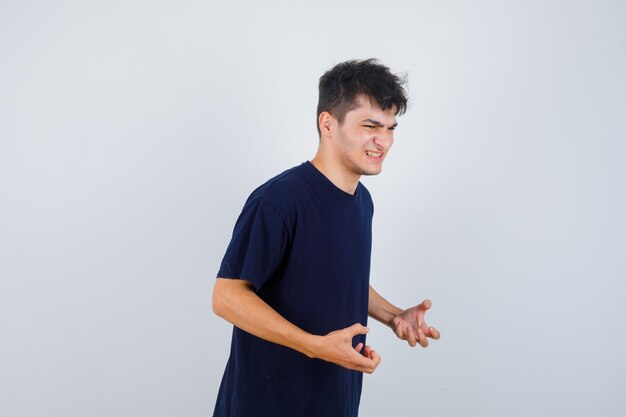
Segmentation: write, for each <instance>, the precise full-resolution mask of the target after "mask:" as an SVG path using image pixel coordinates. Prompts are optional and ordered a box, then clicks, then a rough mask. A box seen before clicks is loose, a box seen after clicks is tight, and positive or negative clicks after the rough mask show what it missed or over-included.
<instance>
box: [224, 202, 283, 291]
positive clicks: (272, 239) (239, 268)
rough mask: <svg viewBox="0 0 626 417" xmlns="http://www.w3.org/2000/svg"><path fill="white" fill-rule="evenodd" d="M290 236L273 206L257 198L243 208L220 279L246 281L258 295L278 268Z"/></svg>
mask: <svg viewBox="0 0 626 417" xmlns="http://www.w3.org/2000/svg"><path fill="white" fill-rule="evenodd" d="M288 239H289V234H288V231H287V228H286V226H285V222H284V220H283V218H282V216H281V215H280V213H279V212H278V211H277V210H276V209H275V208H274V206H273V205H272V204H271V203H270V202H268V201H265V200H264V199H263V198H255V199H253V200H251V201H248V202H247V203H246V205H245V206H244V208H243V210H242V212H241V214H240V215H239V218H238V219H237V223H236V224H235V230H234V231H233V236H232V239H231V241H230V243H229V245H228V248H227V249H226V254H225V255H224V259H223V260H222V264H221V266H220V270H219V272H218V273H217V276H218V277H220V278H236V279H244V280H246V281H249V282H251V283H252V284H254V286H255V287H256V289H257V291H258V290H259V289H260V288H261V287H262V286H263V284H264V283H265V282H267V280H269V279H270V278H271V277H272V276H273V275H274V273H275V272H276V270H277V269H278V268H279V266H280V264H281V262H282V260H283V255H284V253H285V250H286V248H287V242H288Z"/></svg>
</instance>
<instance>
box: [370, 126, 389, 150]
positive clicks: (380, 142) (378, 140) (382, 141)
mask: <svg viewBox="0 0 626 417" xmlns="http://www.w3.org/2000/svg"><path fill="white" fill-rule="evenodd" d="M374 144H375V145H376V147H377V148H378V149H379V150H381V151H386V150H388V149H389V148H391V145H393V130H391V129H388V130H385V131H383V132H380V133H379V134H378V135H376V137H375V138H374Z"/></svg>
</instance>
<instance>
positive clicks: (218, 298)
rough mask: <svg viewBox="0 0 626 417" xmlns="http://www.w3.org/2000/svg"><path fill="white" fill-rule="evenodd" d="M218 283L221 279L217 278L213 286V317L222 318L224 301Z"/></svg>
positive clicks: (221, 286)
mask: <svg viewBox="0 0 626 417" xmlns="http://www.w3.org/2000/svg"><path fill="white" fill-rule="evenodd" d="M220 281H221V279H219V278H218V279H217V281H216V282H215V285H214V286H213V300H212V307H213V313H214V314H215V315H217V316H219V317H222V318H224V315H225V314H226V303H225V301H224V288H223V285H222V283H221V282H220Z"/></svg>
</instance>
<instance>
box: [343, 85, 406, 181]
mask: <svg viewBox="0 0 626 417" xmlns="http://www.w3.org/2000/svg"><path fill="white" fill-rule="evenodd" d="M397 125H398V123H397V122H396V116H395V108H391V109H388V110H382V109H381V108H380V107H379V106H378V104H377V103H376V102H373V101H372V100H368V99H367V98H365V97H362V96H361V97H358V98H357V107H356V108H354V109H352V110H350V111H349V112H347V113H346V115H345V117H344V119H343V122H342V123H341V124H340V125H339V126H338V132H337V146H338V151H339V155H340V157H341V160H342V162H343V165H344V166H345V167H346V168H347V169H348V170H349V171H351V172H353V173H354V174H356V175H377V174H380V172H381V170H382V168H383V161H384V159H385V156H387V152H389V149H390V148H391V146H392V145H393V132H394V129H395V128H396V126H397Z"/></svg>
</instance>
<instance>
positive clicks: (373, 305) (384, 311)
mask: <svg viewBox="0 0 626 417" xmlns="http://www.w3.org/2000/svg"><path fill="white" fill-rule="evenodd" d="M402 311H404V310H402V309H401V308H398V307H396V306H394V305H393V304H391V303H390V302H389V301H387V300H386V299H385V298H383V296H382V295H380V294H378V293H377V292H376V290H375V289H374V288H373V287H372V286H371V285H370V301H369V304H368V305H367V314H368V315H369V316H370V317H371V318H373V319H375V320H378V321H379V322H381V323H382V324H384V325H386V326H388V327H390V328H391V329H393V319H394V318H396V316H397V315H399V314H401V313H402Z"/></svg>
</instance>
